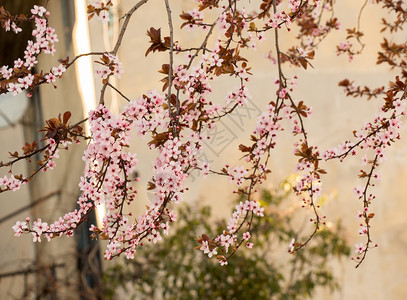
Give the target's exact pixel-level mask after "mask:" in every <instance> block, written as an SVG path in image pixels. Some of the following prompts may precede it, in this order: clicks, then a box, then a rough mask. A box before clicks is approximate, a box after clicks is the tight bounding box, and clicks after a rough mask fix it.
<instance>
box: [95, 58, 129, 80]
mask: <svg viewBox="0 0 407 300" xmlns="http://www.w3.org/2000/svg"><path fill="white" fill-rule="evenodd" d="M102 61H103V63H101V64H102V66H101V67H99V68H96V71H95V73H96V75H97V76H99V77H101V78H103V79H107V78H108V77H109V76H111V75H114V76H116V77H117V78H120V77H121V75H122V74H123V72H124V70H123V65H122V63H121V62H120V61H119V58H118V57H117V56H115V55H113V54H111V53H108V52H105V53H104V54H103V59H102Z"/></svg>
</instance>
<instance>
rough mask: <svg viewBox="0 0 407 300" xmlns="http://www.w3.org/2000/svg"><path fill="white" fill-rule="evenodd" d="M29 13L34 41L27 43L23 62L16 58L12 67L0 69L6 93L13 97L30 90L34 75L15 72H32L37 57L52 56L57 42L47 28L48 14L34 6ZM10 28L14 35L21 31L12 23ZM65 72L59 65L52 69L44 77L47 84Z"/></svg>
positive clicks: (42, 8)
mask: <svg viewBox="0 0 407 300" xmlns="http://www.w3.org/2000/svg"><path fill="white" fill-rule="evenodd" d="M31 13H32V18H33V19H34V22H35V29H34V30H33V31H32V35H33V37H34V41H32V40H29V41H28V45H27V47H26V50H25V51H24V60H22V59H21V58H18V59H17V60H15V61H14V66H13V67H9V66H2V67H0V74H1V76H2V77H3V78H4V79H6V80H9V82H8V85H7V87H8V91H9V92H11V93H13V95H16V94H18V93H21V92H22V91H23V90H27V89H30V88H31V86H32V85H33V82H34V75H32V74H31V73H28V74H26V73H24V72H17V71H16V70H20V69H23V68H24V69H26V70H28V71H30V70H32V69H33V68H34V67H35V66H36V65H37V64H38V60H37V57H38V55H39V54H40V53H41V52H43V53H45V54H52V55H54V53H55V43H56V42H58V38H57V35H56V33H55V29H53V28H52V27H50V26H48V21H47V17H48V16H49V12H47V11H46V9H45V8H44V7H42V6H37V5H34V8H33V9H31ZM9 21H10V20H9ZM12 27H13V30H14V31H15V32H16V33H18V32H19V31H21V29H20V28H18V27H16V25H15V23H14V22H13V23H12ZM6 30H7V26H6ZM65 71H66V69H65V67H64V66H63V65H59V66H58V67H57V68H53V69H52V71H50V72H49V73H47V74H45V75H44V77H45V79H46V80H47V82H55V78H56V77H61V76H62V73H63V72H65ZM21 74H23V75H21ZM14 77H15V78H14ZM13 79H14V80H13Z"/></svg>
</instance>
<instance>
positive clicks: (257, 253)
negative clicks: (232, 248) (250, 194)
mask: <svg viewBox="0 0 407 300" xmlns="http://www.w3.org/2000/svg"><path fill="white" fill-rule="evenodd" d="M287 184H288V182H285V183H283V185H282V187H284V188H281V189H279V190H278V191H275V192H270V191H266V190H264V191H263V192H262V193H261V199H260V202H261V204H262V206H263V207H264V208H265V212H264V217H263V218H255V219H254V221H253V222H254V224H253V225H254V227H253V231H252V237H251V239H250V240H249V241H250V242H253V243H254V247H253V249H246V248H245V249H242V248H241V249H239V251H238V252H237V253H236V254H235V255H234V256H233V257H232V258H231V259H230V260H229V264H228V265H227V266H224V267H222V266H220V265H219V264H218V262H217V259H216V258H212V259H209V258H208V257H207V256H206V255H204V254H203V253H202V251H198V250H194V247H196V246H197V245H198V244H197V242H196V241H195V238H197V237H198V236H199V235H201V234H202V233H206V234H207V235H208V236H210V237H211V236H212V237H213V236H215V235H216V234H217V233H219V232H222V230H223V229H224V228H226V221H225V220H218V221H215V220H214V219H213V217H211V210H210V208H209V207H207V206H205V207H202V208H195V207H192V206H191V205H189V204H185V203H184V204H183V205H181V206H180V207H179V211H178V218H177V219H178V221H177V222H176V223H175V224H174V225H173V227H172V228H171V230H170V235H169V236H163V240H162V241H161V242H159V243H157V244H155V245H151V244H148V245H145V246H143V247H141V248H140V249H139V250H138V251H137V253H136V258H135V259H134V260H129V261H126V262H124V263H122V264H117V265H115V266H114V267H111V268H109V269H108V270H107V271H106V272H105V273H104V282H105V284H104V287H105V291H104V294H105V296H106V297H107V298H108V299H177V300H178V299H179V300H181V299H281V300H283V299H307V298H311V297H312V295H313V294H314V293H315V291H316V288H317V287H326V288H330V289H331V290H332V291H333V290H335V289H338V288H340V287H339V283H338V281H337V280H336V279H335V278H334V276H333V273H332V269H331V266H330V261H331V260H332V259H340V258H341V257H344V256H348V255H349V252H350V249H349V247H348V245H347V243H346V241H345V240H344V238H343V233H342V231H341V226H340V223H339V222H338V223H337V224H336V225H332V224H330V226H323V227H321V229H320V230H319V232H318V234H317V235H316V236H315V237H314V239H313V240H312V241H311V243H310V244H308V246H307V247H306V248H305V249H302V250H301V251H298V252H296V253H295V254H293V255H292V254H288V253H287V249H288V245H289V243H290V241H291V240H292V238H295V239H296V240H301V238H303V239H304V238H307V232H308V231H307V230H306V228H308V226H307V225H305V224H307V223H309V222H307V221H306V220H305V222H304V224H298V221H297V218H295V215H297V216H298V215H299V214H304V211H303V210H300V211H298V210H297V209H296V208H297V207H298V206H297V205H295V204H294V203H295V202H293V201H294V200H293V199H292V197H291V194H292V193H291V192H290V190H291V189H287ZM238 200H239V201H240V200H241V199H238ZM297 201H298V199H297ZM294 220H296V221H295V222H296V223H297V224H295V222H294ZM118 295H120V296H118Z"/></svg>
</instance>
